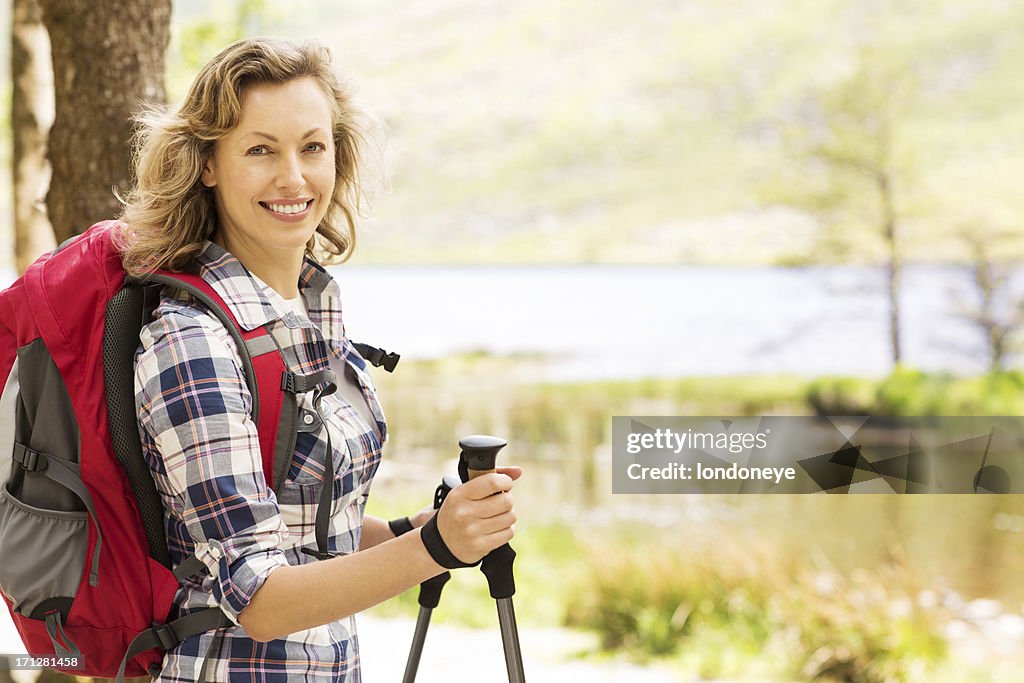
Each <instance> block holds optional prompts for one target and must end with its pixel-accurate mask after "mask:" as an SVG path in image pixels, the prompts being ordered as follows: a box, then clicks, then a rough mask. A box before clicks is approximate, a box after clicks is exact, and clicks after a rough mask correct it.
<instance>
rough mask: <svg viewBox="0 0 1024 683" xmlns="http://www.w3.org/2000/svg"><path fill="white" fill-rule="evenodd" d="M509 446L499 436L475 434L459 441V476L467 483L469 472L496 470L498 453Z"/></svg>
mask: <svg viewBox="0 0 1024 683" xmlns="http://www.w3.org/2000/svg"><path fill="white" fill-rule="evenodd" d="M507 445H508V441H506V440H505V439H502V438H501V437H499V436H490V435H488V434H473V435H471V436H465V437H463V438H461V439H459V448H461V449H462V452H461V453H460V454H459V474H460V475H462V480H463V481H467V480H468V477H469V472H467V471H466V470H469V471H472V472H490V471H492V470H493V469H494V468H495V462H496V461H497V459H498V451H500V450H501V449H502V448H504V447H505V446H507Z"/></svg>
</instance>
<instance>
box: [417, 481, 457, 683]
mask: <svg viewBox="0 0 1024 683" xmlns="http://www.w3.org/2000/svg"><path fill="white" fill-rule="evenodd" d="M461 483H462V482H461V481H459V478H458V477H455V476H452V475H450V474H449V475H445V476H444V477H442V479H441V485H440V486H438V487H437V490H436V491H435V492H434V509H435V510H438V509H440V507H441V503H443V502H444V499H445V498H446V497H447V496H448V493H449V492H450V491H451V490H452V489H453V488H455V487H456V486H458V485H459V484H461ZM450 578H452V574H451V572H442V573H440V574H438V575H437V576H434V577H432V578H429V579H427V580H426V581H424V582H423V583H421V584H420V597H419V603H420V613H419V615H418V616H417V617H416V631H415V632H414V633H413V636H412V647H411V648H410V649H409V659H408V660H407V661H406V663H405V676H404V677H403V678H402V683H413V681H415V680H416V671H417V670H418V669H419V667H420V655H422V654H423V641H424V640H425V639H426V637H427V627H429V626H430V615H431V614H432V613H433V611H434V608H435V607H437V603H438V602H440V600H441V589H442V588H444V585H445V584H446V583H448V580H449V579H450Z"/></svg>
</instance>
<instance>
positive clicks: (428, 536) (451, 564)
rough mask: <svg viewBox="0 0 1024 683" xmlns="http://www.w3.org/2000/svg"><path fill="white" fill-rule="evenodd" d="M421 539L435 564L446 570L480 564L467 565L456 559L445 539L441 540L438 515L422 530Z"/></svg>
mask: <svg viewBox="0 0 1024 683" xmlns="http://www.w3.org/2000/svg"><path fill="white" fill-rule="evenodd" d="M420 539H422V541H423V545H424V546H426V548H427V552H428V553H430V556H431V557H432V558H434V562H437V563H438V564H439V565H441V566H442V567H444V568H445V569H461V568H462V567H474V566H476V565H478V564H480V563H479V562H474V563H472V564H467V563H465V562H463V561H462V560H460V559H459V558H457V557H455V554H454V553H452V551H451V550H449V549H448V546H447V545H446V544H445V542H444V539H443V538H441V532H440V531H438V529H437V515H434V516H433V517H431V518H430V521H429V522H427V523H426V524H424V525H423V526H422V527H421V528H420Z"/></svg>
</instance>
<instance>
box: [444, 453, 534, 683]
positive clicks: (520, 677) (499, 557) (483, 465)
mask: <svg viewBox="0 0 1024 683" xmlns="http://www.w3.org/2000/svg"><path fill="white" fill-rule="evenodd" d="M507 445H508V442H507V441H505V439H502V438H499V437H497V436H487V435H473V436H467V437H465V438H463V439H461V440H460V441H459V448H461V449H462V453H461V454H460V456H459V474H460V475H461V476H462V478H463V481H468V480H470V479H474V478H476V477H479V476H480V475H482V474H488V473H490V472H494V471H495V461H496V460H497V457H498V451H500V450H501V449H502V448H504V447H505V446H507ZM515 559H516V551H515V550H513V549H512V546H510V545H509V544H508V543H506V544H505V545H503V546H501V547H500V548H495V549H494V550H492V551H491V552H490V553H488V554H487V555H486V556H485V557H484V559H483V562H482V563H481V565H480V571H482V572H483V573H484V576H486V577H487V587H488V589H489V590H490V593H491V597H492V598H494V600H495V603H496V604H497V606H498V625H499V626H500V627H501V644H502V647H503V648H504V650H505V668H506V669H507V670H508V680H509V683H525V682H526V678H525V675H524V674H523V655H522V652H521V651H520V649H519V629H518V627H517V626H516V613H515V609H514V608H513V606H512V596H513V595H515V592H516V584H515V579H514V577H513V576H512V562H513V561H514V560H515Z"/></svg>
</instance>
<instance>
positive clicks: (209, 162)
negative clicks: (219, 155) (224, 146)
mask: <svg viewBox="0 0 1024 683" xmlns="http://www.w3.org/2000/svg"><path fill="white" fill-rule="evenodd" d="M199 178H200V180H202V183H203V185H204V186H205V187H216V185H217V172H216V171H215V170H214V166H213V155H212V154H211V155H210V156H209V157H207V159H206V161H205V162H203V172H202V174H200V176H199Z"/></svg>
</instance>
